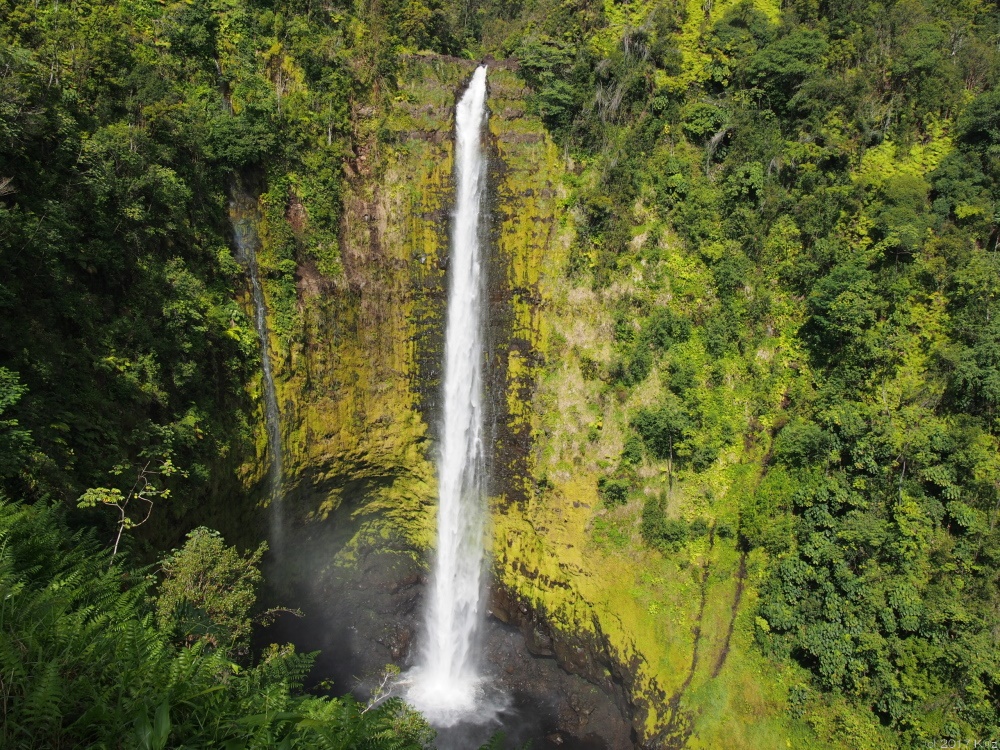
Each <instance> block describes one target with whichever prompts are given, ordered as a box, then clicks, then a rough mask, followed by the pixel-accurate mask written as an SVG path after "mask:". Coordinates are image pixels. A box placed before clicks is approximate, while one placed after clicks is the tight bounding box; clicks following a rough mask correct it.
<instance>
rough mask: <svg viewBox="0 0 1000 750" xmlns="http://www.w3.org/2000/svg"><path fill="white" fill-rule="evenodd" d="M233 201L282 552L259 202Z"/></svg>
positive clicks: (274, 529)
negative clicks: (260, 260) (259, 252)
mask: <svg viewBox="0 0 1000 750" xmlns="http://www.w3.org/2000/svg"><path fill="white" fill-rule="evenodd" d="M233 195H234V196H235V197H234V198H233V200H232V201H231V202H230V205H229V213H230V217H231V219H232V224H233V235H234V237H235V240H236V259H237V260H239V261H240V262H241V263H242V264H243V265H244V267H246V269H247V273H248V275H249V276H250V296H251V298H252V301H253V312H254V315H253V322H254V328H256V329H257V339H258V340H259V341H260V362H261V370H262V372H263V378H264V423H265V427H266V429H267V448H268V452H269V453H270V458H271V465H270V467H269V468H268V474H267V496H268V504H269V506H270V509H271V549H272V551H273V552H274V553H275V554H280V551H281V546H282V542H283V539H284V519H283V518H282V515H281V512H282V511H281V487H282V465H281V420H280V412H279V411H278V395H277V391H275V389H274V375H273V374H272V370H271V355H270V336H269V334H268V329H267V306H266V305H265V304H264V289H263V287H262V286H261V283H260V271H259V269H258V268H257V247H258V245H259V244H260V240H259V239H258V237H257V232H256V230H255V229H254V218H255V216H256V206H255V205H253V201H252V200H251V199H250V198H249V196H247V195H244V194H243V192H242V191H240V190H239V189H238V188H235V189H234V190H233Z"/></svg>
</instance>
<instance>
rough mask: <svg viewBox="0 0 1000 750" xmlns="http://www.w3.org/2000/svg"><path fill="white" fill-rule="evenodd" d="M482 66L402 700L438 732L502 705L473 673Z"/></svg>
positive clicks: (463, 149) (463, 141) (473, 88)
mask: <svg viewBox="0 0 1000 750" xmlns="http://www.w3.org/2000/svg"><path fill="white" fill-rule="evenodd" d="M485 117H486V67H485V66H481V67H479V68H477V69H476V72H475V73H474V74H473V76H472V80H471V81H470V82H469V86H468V88H467V89H466V91H465V94H464V95H463V96H462V98H461V99H460V100H459V102H458V104H457V106H456V107H455V151H456V155H455V183H456V190H455V211H454V214H453V215H452V232H451V253H450V261H449V273H450V279H449V291H448V308H447V324H446V327H445V356H444V360H445V361H444V399H443V404H444V414H443V420H442V424H441V433H440V435H441V447H440V451H441V452H440V457H439V460H438V511H437V545H436V548H435V557H434V561H433V563H432V566H431V581H430V587H429V591H428V601H427V616H426V621H425V624H426V631H425V633H424V634H423V639H422V643H421V644H420V651H419V661H418V664H417V666H415V667H414V668H413V669H412V670H410V672H409V673H408V674H407V675H406V677H405V679H404V681H403V683H402V684H403V685H404V686H405V691H406V699H407V701H409V702H410V703H411V704H412V705H413V706H414V707H415V708H417V709H418V710H419V711H420V712H421V713H423V714H424V716H426V717H427V719H428V721H430V722H431V724H432V725H434V726H436V727H438V728H442V729H444V728H448V727H455V726H458V725H461V724H466V723H474V724H483V723H486V722H489V721H490V720H491V719H492V718H493V717H494V716H495V715H496V714H497V713H498V712H499V711H501V710H503V709H504V708H505V700H504V698H503V696H502V695H499V694H492V693H491V691H489V690H488V685H487V683H486V681H485V680H484V679H483V675H482V674H481V672H480V669H479V666H480V664H479V662H480V653H479V645H480V644H479V639H478V636H479V633H480V629H481V625H482V622H483V620H484V611H483V609H484V601H485V585H484V580H483V559H484V554H485V551H484V547H485V540H484V535H485V516H486V507H485V504H486V503H485V496H484V484H483V475H484V466H485V456H484V453H483V450H484V448H483V420H484V417H483V406H484V404H483V359H484V356H485V355H484V351H483V327H484V320H483V309H484V307H485V306H486V301H485V283H484V282H485V279H484V275H485V274H484V271H485V264H484V263H483V261H482V258H481V247H480V245H481V243H480V235H481V233H482V227H481V216H482V213H483V210H484V204H485V201H484V199H485V196H486V178H487V175H486V160H485V158H484V155H483V148H482V131H483V125H484V122H485Z"/></svg>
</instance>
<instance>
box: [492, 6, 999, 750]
mask: <svg viewBox="0 0 1000 750" xmlns="http://www.w3.org/2000/svg"><path fill="white" fill-rule="evenodd" d="M711 6H712V4H711V3H706V4H705V5H704V6H702V5H701V4H699V3H693V2H691V3H686V4H685V3H656V2H637V3H631V4H617V3H605V4H604V5H603V7H601V6H597V5H595V4H593V3H563V4H558V5H557V4H549V3H539V4H537V5H532V4H529V3H525V4H524V5H523V6H519V11H518V12H517V13H512V12H507V13H504V12H500V13H498V17H496V18H492V19H491V20H490V21H489V22H488V23H486V24H484V27H483V35H484V39H487V40H491V41H494V42H495V43H497V44H499V45H500V48H501V49H502V51H503V53H509V54H512V55H515V56H516V57H517V58H518V60H519V62H520V65H521V71H522V74H523V75H524V77H525V79H526V80H527V81H528V82H529V83H530V84H531V85H532V87H533V89H534V92H535V93H534V99H533V106H534V107H535V108H536V110H537V112H539V113H540V114H541V115H542V116H543V117H544V118H545V120H546V122H547V124H548V126H549V128H550V129H551V131H552V132H553V134H554V135H555V136H556V137H557V138H558V139H559V140H560V143H561V144H563V146H564V149H565V150H566V153H567V155H568V156H570V157H572V158H575V159H576V160H577V163H578V169H577V174H578V178H577V182H576V184H575V185H574V190H573V193H572V196H571V207H572V210H573V211H574V212H575V215H576V220H577V237H576V241H575V244H574V247H573V257H572V259H571V274H572V275H575V276H576V277H577V278H579V279H583V280H589V283H590V284H592V286H593V287H594V288H595V289H598V290H601V292H602V294H603V295H604V296H603V299H605V300H610V301H611V303H612V304H613V305H614V306H615V309H616V317H615V325H614V333H613V335H614V338H615V350H616V352H617V354H616V355H615V357H614V358H612V359H611V360H610V361H607V362H595V361H583V362H581V369H582V370H583V372H584V377H591V378H600V379H602V380H603V381H604V382H605V388H606V393H608V394H611V395H614V396H615V397H617V398H619V399H620V400H622V401H623V402H628V403H631V402H632V399H643V398H644V399H645V403H644V404H643V405H642V406H641V407H638V408H636V409H635V411H634V414H633V416H632V419H631V435H632V437H630V438H628V439H627V440H626V442H625V446H624V450H623V452H622V455H621V458H620V460H619V461H618V462H617V463H616V464H615V465H613V466H610V467H609V473H608V475H607V476H606V477H604V478H603V479H602V480H601V481H600V483H599V490H600V493H601V495H602V497H603V499H604V502H605V505H607V506H608V507H614V506H615V505H618V504H621V503H624V502H625V501H626V499H627V498H628V497H629V496H630V495H631V494H632V493H640V492H643V491H645V497H646V500H645V506H646V507H645V510H644V512H643V519H642V532H643V536H644V538H645V540H646V543H647V544H648V545H650V546H651V547H655V548H659V549H661V550H663V551H664V553H665V554H669V553H670V552H671V551H672V550H678V549H680V548H682V547H683V546H684V545H685V543H686V542H687V540H689V539H695V538H698V537H704V536H706V535H707V534H716V535H718V536H720V537H730V536H732V535H733V533H734V532H736V533H737V534H738V543H739V545H740V546H741V548H742V549H743V551H744V553H745V554H747V553H756V559H758V560H764V565H765V573H764V583H763V587H762V590H761V595H760V605H759V612H758V617H757V621H756V622H757V642H758V645H759V647H760V648H761V649H763V651H764V652H765V653H767V654H769V655H771V656H772V658H775V659H791V660H793V661H794V662H797V663H798V664H800V665H802V666H803V667H804V668H805V669H806V670H807V671H808V673H810V674H811V675H812V679H811V681H810V682H807V683H804V684H801V685H798V686H795V687H794V688H793V690H792V695H791V699H790V703H791V707H790V709H791V711H792V712H793V713H794V714H795V715H798V716H802V715H803V714H806V715H809V714H813V715H814V721H813V725H814V726H815V727H816V729H817V732H818V733H819V734H820V735H824V736H825V737H826V738H827V739H830V740H832V741H835V742H836V741H843V739H844V735H845V734H846V735H847V736H851V737H852V742H856V743H858V744H857V745H855V746H859V747H860V746H868V745H869V744H871V743H872V742H875V744H878V743H877V742H876V740H877V737H878V736H879V734H878V728H877V727H878V726H879V725H880V726H881V727H882V728H883V729H886V730H888V731H889V732H890V733H891V734H892V735H895V736H896V737H898V738H899V741H900V742H901V744H902V745H903V746H906V747H911V746H916V745H917V743H918V742H925V741H929V740H932V739H935V738H952V739H961V738H976V737H990V736H993V733H995V730H996V729H997V728H998V727H1000V681H998V678H997V675H998V674H1000V672H998V668H1000V662H998V654H1000V650H998V645H1000V644H998V640H997V639H998V635H997V634H998V633H1000V591H998V583H1000V555H998V550H1000V529H998V528H997V522H998V520H1000V460H998V459H1000V456H998V447H1000V443H998V437H1000V423H998V421H997V407H998V405H1000V391H998V390H997V383H998V382H1000V379H998V378H1000V347H998V344H1000V340H998V333H1000V327H998V325H1000V323H998V319H997V316H996V313H995V312H994V311H993V307H994V305H996V304H997V301H998V293H1000V284H998V282H1000V276H998V271H1000V265H998V256H997V251H998V249H1000V245H998V242H1000V236H998V223H1000V221H998V220H1000V213H998V210H1000V209H998V203H997V201H998V199H1000V91H998V90H997V89H996V88H995V87H996V84H997V81H998V75H1000V53H998V41H1000V14H998V13H997V7H996V5H995V4H991V3H979V2H958V3H951V2H946V3H934V4H931V3H922V2H919V1H918V2H912V1H910V0H903V1H901V2H896V3H881V2H871V3H868V2H864V3H850V2H837V1H835V0H834V1H832V2H823V1H820V2H814V1H811V0H806V1H803V2H799V1H798V0H789V2H785V3H782V4H781V6H780V7H779V6H778V5H776V4H773V5H772V4H768V3H751V2H737V3H730V4H726V5H724V6H723V7H722V8H721V9H719V8H716V13H715V14H714V16H713V18H714V19H715V20H712V21H711V22H708V21H707V20H706V16H707V15H708V13H709V12H710V11H711V10H712V7H711ZM640 391H641V393H642V394H644V395H642V396H633V393H636V394H638V393H640ZM657 463H659V464H660V465H663V464H665V465H666V467H665V470H666V471H668V472H669V473H670V486H671V489H668V490H667V491H666V492H662V493H660V492H659V491H657V492H653V491H652V490H651V489H650V488H651V487H653V486H654V485H653V482H651V481H650V480H649V472H648V471H643V469H644V468H645V467H648V466H650V465H656V464H657ZM738 464H742V465H743V467H747V466H749V467H750V468H751V470H752V473H753V474H754V475H755V478H753V479H752V480H751V481H749V482H745V483H744V484H743V488H744V489H743V491H742V493H741V496H740V497H738V498H737V499H736V501H735V502H736V507H735V508H733V507H732V505H731V504H728V505H727V504H726V503H724V502H717V501H713V500H711V498H712V493H713V487H714V486H716V485H717V484H718V481H719V479H720V477H722V476H724V475H723V473H722V472H723V470H724V469H725V468H726V467H735V468H734V471H733V472H731V473H730V474H729V475H727V476H730V477H733V476H736V475H737V473H738V471H737V469H738V468H739V467H737V466H736V465H738ZM754 467H756V468H754ZM742 476H746V472H743V474H742ZM679 486H680V487H682V488H683V487H684V486H687V487H688V488H691V487H695V486H700V487H703V488H704V492H705V493H706V494H707V495H708V496H709V500H710V501H709V502H708V504H707V505H705V504H703V505H702V509H701V510H700V511H699V510H697V509H695V510H691V508H690V506H689V507H687V508H684V507H680V505H679V504H678V503H677V502H676V497H677V494H678V493H677V492H676V491H674V490H673V488H677V487H679ZM824 696H843V697H846V698H847V700H848V701H849V703H850V704H851V705H853V706H856V707H859V708H860V709H861V711H862V713H865V712H867V711H870V712H872V713H871V715H872V716H874V718H875V719H876V721H875V729H873V730H871V731H873V732H874V734H871V735H868V734H866V733H867V732H868V730H865V729H864V728H863V726H862V725H863V724H864V722H863V721H862V722H860V723H858V722H855V720H854V719H845V718H844V717H843V716H841V717H840V718H839V719H838V720H837V721H839V722H840V723H839V724H837V723H836V722H835V723H834V724H833V725H829V726H824V724H823V719H822V718H821V714H822V713H823V708H822V706H823V705H825V704H826V702H827V699H826V698H825V697H824ZM852 722H853V723H852ZM838 736H839V738H840V739H839V740H838V739H837V738H838ZM873 746H874V745H873Z"/></svg>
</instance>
